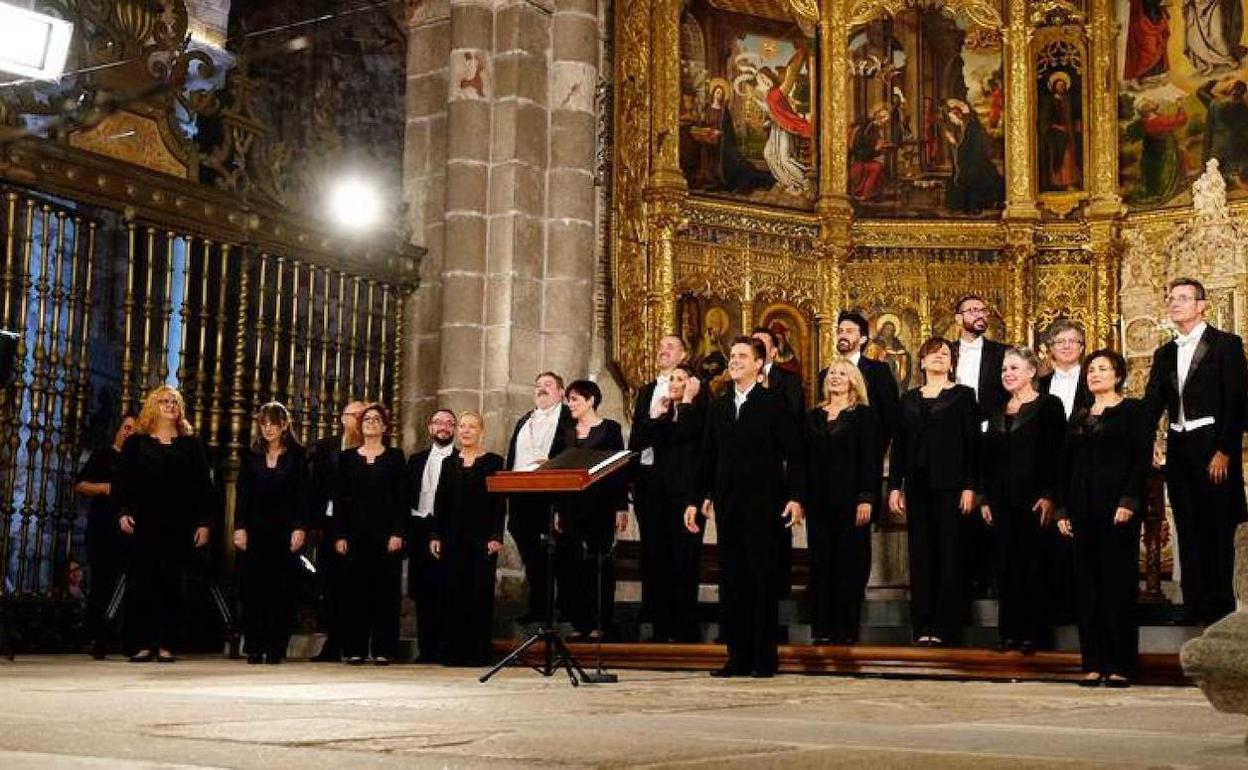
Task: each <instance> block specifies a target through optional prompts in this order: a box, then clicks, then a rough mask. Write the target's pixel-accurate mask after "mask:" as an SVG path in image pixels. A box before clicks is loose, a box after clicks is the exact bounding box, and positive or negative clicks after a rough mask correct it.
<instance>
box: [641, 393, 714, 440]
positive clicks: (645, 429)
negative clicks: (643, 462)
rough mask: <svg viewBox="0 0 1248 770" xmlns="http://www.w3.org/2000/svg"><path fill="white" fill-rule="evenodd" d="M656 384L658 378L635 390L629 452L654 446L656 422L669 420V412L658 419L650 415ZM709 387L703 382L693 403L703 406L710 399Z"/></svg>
mask: <svg viewBox="0 0 1248 770" xmlns="http://www.w3.org/2000/svg"><path fill="white" fill-rule="evenodd" d="M657 384H658V380H651V381H650V382H648V383H646V384H645V385H643V386H641V390H639V391H637V400H636V401H634V402H633V419H632V422H631V423H630V426H631V427H630V428H629V432H628V451H630V452H641V450H643V449H648V448H651V447H653V446H655V442H656V441H658V436H657V435H656V430H657V423H658V422H659V421H661V420H664V419H667V420H671V414H670V412H669V413H668V414H666V415H661V416H660V417H659V420H658V421H656V420H655V419H654V418H652V417H651V416H650V400H651V399H653V398H654V388H655V386H656V385H657ZM710 387H711V386H710V383H706V382H703V383H702V388H701V389H700V390H699V391H698V395H697V396H695V397H694V399H693V403H694V404H697V405H698V406H699V407H702V408H705V407H706V405H707V403H708V402H709V401H710V398H709V396H708V394H709V393H710Z"/></svg>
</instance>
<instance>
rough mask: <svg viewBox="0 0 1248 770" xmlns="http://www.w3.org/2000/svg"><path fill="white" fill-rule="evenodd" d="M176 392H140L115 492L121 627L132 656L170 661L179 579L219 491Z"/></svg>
mask: <svg viewBox="0 0 1248 770" xmlns="http://www.w3.org/2000/svg"><path fill="white" fill-rule="evenodd" d="M184 414H186V407H185V404H184V402H183V401H182V394H181V393H179V392H178V391H177V390H175V389H174V388H171V387H169V386H168V385H160V386H157V387H156V388H154V389H153V390H152V392H150V393H148V394H147V397H146V398H145V399H143V408H142V409H141V410H140V411H139V419H138V422H137V423H136V424H135V426H134V434H133V435H131V436H130V438H128V439H126V443H125V444H124V445H123V446H122V448H121V466H120V469H119V471H118V474H117V481H116V484H115V487H114V489H113V494H114V495H115V496H116V498H117V507H118V509H119V510H120V511H121V517H120V519H119V524H120V527H121V531H122V532H123V533H125V534H126V535H128V536H130V537H131V538H132V539H133V541H134V542H133V549H132V551H131V561H130V572H129V578H128V583H129V601H128V604H127V607H126V611H127V624H128V625H130V626H131V627H132V628H131V630H129V631H128V632H127V635H128V636H129V637H130V642H131V644H132V645H133V648H134V650H135V653H134V654H133V655H131V656H130V660H131V661H132V662H134V663H146V662H148V661H150V660H152V658H153V655H152V653H153V650H155V651H156V660H158V661H159V662H161V663H172V662H173V661H174V656H173V652H172V648H173V645H174V641H175V640H176V638H177V632H178V609H179V604H180V599H181V594H182V578H183V574H184V572H185V570H186V564H187V562H188V561H190V559H191V556H192V550H193V549H195V548H203V547H204V546H205V545H207V544H208V536H209V529H208V527H209V526H210V525H211V524H212V521H213V520H214V519H215V518H216V514H217V498H216V493H215V491H214V489H213V486H212V476H211V472H210V471H209V468H208V455H207V454H206V453H205V452H204V445H203V444H202V443H201V442H200V440H199V439H198V438H197V437H196V436H195V429H194V428H192V427H191V424H190V423H189V422H188V421H187V420H186V418H185V417H184V416H183V415H184Z"/></svg>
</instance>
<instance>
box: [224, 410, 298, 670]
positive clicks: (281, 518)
mask: <svg viewBox="0 0 1248 770" xmlns="http://www.w3.org/2000/svg"><path fill="white" fill-rule="evenodd" d="M255 424H256V433H255V435H256V438H255V440H254V441H253V442H252V444H251V447H250V448H249V449H247V450H246V451H244V452H243V456H242V458H241V462H240V463H239V469H238V502H237V504H236V505H235V509H234V546H235V547H236V548H238V550H239V559H238V563H239V567H240V571H241V577H242V589H243V590H242V596H243V638H244V639H245V640H246V642H247V662H248V663H253V664H254V663H261V662H263V663H273V664H276V663H281V662H282V659H283V658H284V657H285V656H286V647H287V644H288V643H289V641H290V624H291V621H292V620H293V606H292V605H293V597H292V592H293V583H294V579H295V575H296V574H297V573H296V569H297V565H298V561H297V559H298V557H297V555H296V554H298V553H299V551H300V550H301V549H302V548H303V545H304V540H305V537H306V535H307V529H308V520H309V512H310V503H309V494H308V491H309V486H310V484H309V481H308V479H309V474H308V459H307V455H306V454H305V453H304V451H303V447H302V446H300V445H299V441H298V439H296V438H295V434H294V431H292V430H291V423H290V412H289V411H287V409H286V407H285V406H284V405H282V404H280V403H278V402H276V401H271V402H269V403H267V404H265V405H264V406H262V407H260V409H259V411H258V412H257V413H256V423H255Z"/></svg>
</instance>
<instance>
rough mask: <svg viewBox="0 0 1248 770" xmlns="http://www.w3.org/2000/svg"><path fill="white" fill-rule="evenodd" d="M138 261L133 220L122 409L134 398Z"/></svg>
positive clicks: (128, 248) (125, 304) (125, 309)
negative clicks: (135, 283)
mask: <svg viewBox="0 0 1248 770" xmlns="http://www.w3.org/2000/svg"><path fill="white" fill-rule="evenodd" d="M138 261H139V244H138V232H137V230H136V228H135V225H134V223H133V222H127V223H126V293H125V296H124V297H123V298H122V300H121V314H122V318H124V319H125V321H124V333H123V339H122V348H121V404H122V410H123V411H125V410H133V409H134V408H135V400H134V307H135V301H134V277H135V276H134V268H135V264H136V263H137V262H138Z"/></svg>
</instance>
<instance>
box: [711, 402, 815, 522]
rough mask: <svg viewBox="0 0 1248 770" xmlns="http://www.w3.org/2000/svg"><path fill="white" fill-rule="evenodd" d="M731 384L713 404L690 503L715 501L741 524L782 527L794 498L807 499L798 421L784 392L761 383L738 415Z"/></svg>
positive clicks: (724, 516) (723, 514)
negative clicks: (805, 496) (784, 516)
mask: <svg viewBox="0 0 1248 770" xmlns="http://www.w3.org/2000/svg"><path fill="white" fill-rule="evenodd" d="M735 395H736V389H735V387H734V386H731V385H730V386H729V387H728V389H727V390H726V391H725V392H724V393H723V394H721V395H720V396H719V397H718V398H716V399H715V400H714V401H712V402H711V407H710V410H709V413H708V415H707V424H706V431H705V433H704V434H703V436H702V450H701V454H700V456H699V458H698V470H697V473H696V475H695V477H694V484H693V489H692V490H691V491H692V494H691V495H690V496H689V503H690V505H697V506H701V504H702V501H703V500H705V499H708V498H709V499H710V500H712V501H713V502H714V503H715V515H716V517H718V520H719V521H721V522H724V523H728V522H732V523H733V524H736V525H738V526H748V527H763V528H772V527H774V528H779V527H781V526H782V524H783V522H782V521H781V519H780V514H781V512H783V510H784V504H785V503H786V502H787V501H789V500H796V501H798V502H801V501H802V500H803V497H804V492H805V480H806V464H805V456H804V453H803V451H802V434H801V431H800V429H799V427H798V421H797V420H796V419H795V418H794V416H793V414H792V413H791V412H790V410H789V405H788V403H787V402H786V400H785V397H784V396H782V395H781V394H780V393H778V392H776V391H773V390H768V389H766V388H764V387H762V386H761V385H756V386H755V387H754V388H753V389H752V390H751V391H750V394H749V396H748V397H747V398H746V401H745V403H744V404H742V405H741V413H740V415H738V414H737V408H736V404H735V403H734V396H735Z"/></svg>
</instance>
